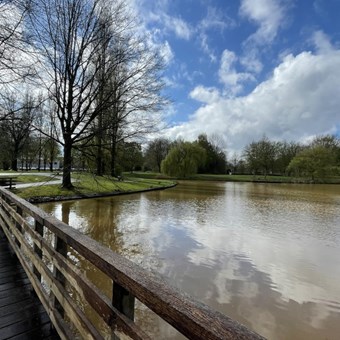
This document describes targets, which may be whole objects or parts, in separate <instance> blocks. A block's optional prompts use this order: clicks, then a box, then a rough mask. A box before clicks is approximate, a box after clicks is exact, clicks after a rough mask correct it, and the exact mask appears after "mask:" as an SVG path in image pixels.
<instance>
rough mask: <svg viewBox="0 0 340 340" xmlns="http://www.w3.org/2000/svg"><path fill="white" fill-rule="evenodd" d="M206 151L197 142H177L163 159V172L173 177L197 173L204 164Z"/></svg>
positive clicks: (183, 176)
mask: <svg viewBox="0 0 340 340" xmlns="http://www.w3.org/2000/svg"><path fill="white" fill-rule="evenodd" d="M205 158H206V151H205V150H204V149H203V148H202V147H201V146H199V145H198V144H197V143H196V142H194V143H190V142H182V141H181V142H177V143H176V145H175V146H174V147H173V148H172V149H171V150H170V151H169V153H168V155H167V156H166V158H165V159H164V160H163V162H162V165H161V169H162V172H163V173H165V174H167V175H169V176H173V177H181V178H185V177H188V176H189V175H193V174H195V173H197V170H198V167H199V166H200V165H202V164H204V162H205Z"/></svg>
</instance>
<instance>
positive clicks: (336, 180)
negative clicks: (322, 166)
mask: <svg viewBox="0 0 340 340" xmlns="http://www.w3.org/2000/svg"><path fill="white" fill-rule="evenodd" d="M132 175H133V176H134V177H140V178H167V179H171V178H170V177H167V176H165V175H162V174H160V173H156V172H135V173H133V174H132ZM172 179H175V178H172ZM176 179H178V178H176ZM181 179H182V180H183V179H184V180H200V181H226V182H268V183H311V182H312V181H311V179H309V178H302V177H289V176H266V177H265V176H262V175H255V176H254V175H226V174H225V175H214V174H196V175H192V176H189V177H188V178H181ZM314 183H332V184H340V177H332V178H323V179H321V178H319V179H315V180H314Z"/></svg>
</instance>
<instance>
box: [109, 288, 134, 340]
mask: <svg viewBox="0 0 340 340" xmlns="http://www.w3.org/2000/svg"><path fill="white" fill-rule="evenodd" d="M112 306H113V307H115V308H117V309H118V310H119V311H120V312H122V313H123V314H124V315H126V316H127V317H128V318H129V319H130V320H132V321H133V320H134V317H135V297H134V296H133V295H132V294H130V293H129V292H128V291H127V290H126V289H125V288H124V287H122V286H121V285H119V284H118V283H116V282H114V281H113V285H112ZM111 340H120V338H119V336H117V335H116V334H115V333H114V332H113V333H112V335H111Z"/></svg>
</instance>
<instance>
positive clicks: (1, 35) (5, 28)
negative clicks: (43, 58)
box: [0, 0, 34, 86]
mask: <svg viewBox="0 0 340 340" xmlns="http://www.w3.org/2000/svg"><path fill="white" fill-rule="evenodd" d="M30 2H31V1H30V0H2V1H1V2H0V85H2V86H3V85H6V84H10V83H12V82H14V81H17V80H22V79H24V78H26V77H28V76H30V75H32V74H34V72H33V67H32V62H31V60H30V57H29V54H28V53H29V50H30V48H29V44H28V39H27V37H28V35H27V34H26V33H27V32H26V30H25V24H24V21H25V17H26V15H27V13H28V11H29V8H30Z"/></svg>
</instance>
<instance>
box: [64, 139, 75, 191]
mask: <svg viewBox="0 0 340 340" xmlns="http://www.w3.org/2000/svg"><path fill="white" fill-rule="evenodd" d="M64 141H65V144H64V166H63V182H62V187H63V188H65V189H72V188H73V185H72V182H71V169H72V141H71V139H70V138H69V137H65V136H64Z"/></svg>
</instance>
